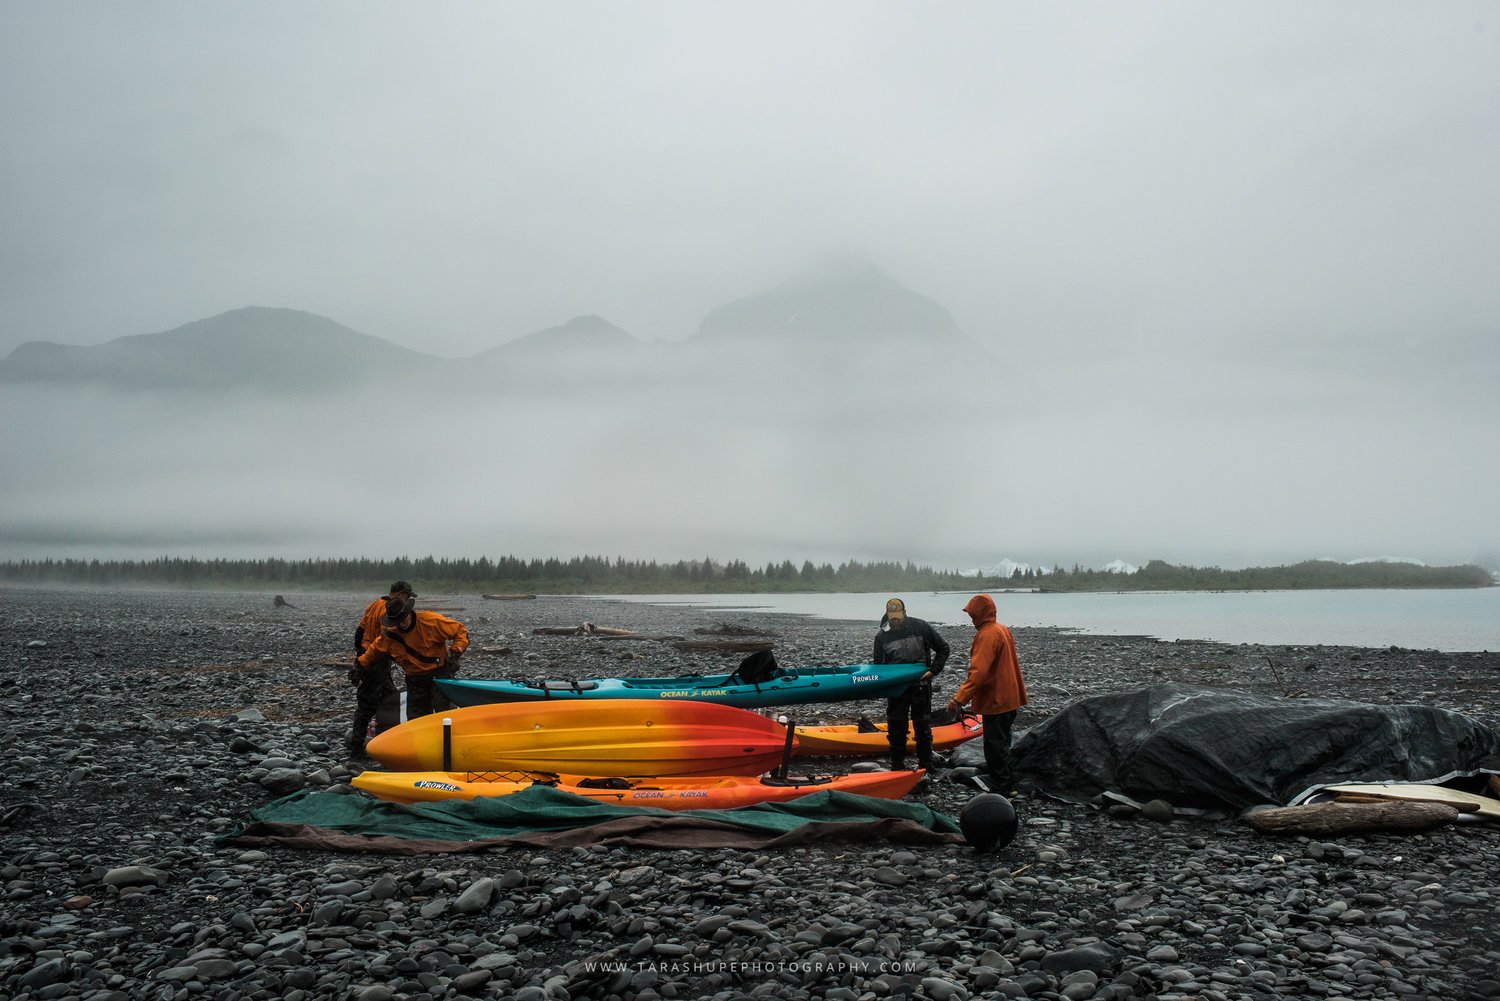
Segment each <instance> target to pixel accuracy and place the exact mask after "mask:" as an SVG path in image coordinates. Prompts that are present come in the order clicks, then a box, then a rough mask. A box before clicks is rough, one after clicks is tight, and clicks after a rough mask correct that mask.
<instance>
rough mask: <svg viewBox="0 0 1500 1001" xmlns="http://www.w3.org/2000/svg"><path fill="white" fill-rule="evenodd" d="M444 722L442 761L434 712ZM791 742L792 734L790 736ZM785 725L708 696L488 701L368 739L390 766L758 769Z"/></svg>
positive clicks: (779, 747)
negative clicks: (447, 726)
mask: <svg viewBox="0 0 1500 1001" xmlns="http://www.w3.org/2000/svg"><path fill="white" fill-rule="evenodd" d="M444 719H449V720H451V721H452V726H451V728H450V731H449V735H448V738H447V739H448V745H449V751H448V760H447V761H446V762H445V761H444V727H443V720H444ZM793 747H794V749H795V742H794V744H793ZM785 749H786V727H784V726H782V725H781V724H780V723H777V722H775V721H774V720H770V719H767V718H766V717H764V716H761V715H759V714H758V713H753V712H750V711H748V710H745V709H736V708H734V707H733V706H725V705H720V704H718V703H715V702H664V701H661V700H657V699H611V700H607V701H601V702H496V703H488V704H485V705H478V706H468V707H466V708H462V709H454V710H452V711H450V712H445V713H434V714H433V715H431V716H421V717H418V718H417V719H414V720H409V721H408V722H405V723H402V724H401V725H400V726H397V727H393V728H391V729H389V730H387V731H385V732H384V733H381V734H378V735H376V736H375V737H372V738H371V739H370V742H369V743H368V744H366V745H365V753H366V754H368V755H369V756H370V757H372V758H374V759H375V760H376V761H378V762H380V763H381V764H382V765H384V766H385V767H387V768H389V769H391V770H393V771H427V770H441V771H496V772H504V771H516V772H528V773H530V772H552V773H565V774H568V775H587V776H595V777H605V776H628V775H641V776H658V775H760V774H763V773H765V772H769V771H771V770H772V769H773V768H777V767H779V766H780V765H781V761H782V756H783V754H784V753H785Z"/></svg>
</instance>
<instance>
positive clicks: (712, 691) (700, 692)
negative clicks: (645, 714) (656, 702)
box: [661, 688, 729, 699]
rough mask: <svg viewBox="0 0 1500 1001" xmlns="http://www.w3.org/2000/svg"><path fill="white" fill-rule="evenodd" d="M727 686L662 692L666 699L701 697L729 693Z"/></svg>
mask: <svg viewBox="0 0 1500 1001" xmlns="http://www.w3.org/2000/svg"><path fill="white" fill-rule="evenodd" d="M728 694H729V689H727V688H707V689H705V688H695V689H693V690H692V691H689V692H662V693H661V697H662V698H664V699H701V698H704V697H705V696H709V695H728Z"/></svg>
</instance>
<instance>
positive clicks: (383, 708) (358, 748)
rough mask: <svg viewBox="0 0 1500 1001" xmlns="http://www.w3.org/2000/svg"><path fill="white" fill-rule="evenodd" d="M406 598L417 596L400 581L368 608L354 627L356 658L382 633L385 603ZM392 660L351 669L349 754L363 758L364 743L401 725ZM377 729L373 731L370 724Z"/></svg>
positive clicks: (384, 659)
mask: <svg viewBox="0 0 1500 1001" xmlns="http://www.w3.org/2000/svg"><path fill="white" fill-rule="evenodd" d="M400 595H405V596H406V597H408V598H415V597H416V596H417V593H416V592H415V591H413V590H412V587H411V585H410V584H408V583H407V582H406V581H404V580H398V581H396V583H394V584H392V585H391V589H390V590H389V591H387V592H386V593H385V594H383V595H381V596H380V597H378V598H376V599H375V600H374V601H372V602H370V604H369V605H368V606H366V607H365V614H364V615H363V616H361V617H360V620H359V625H357V626H355V627H354V655H355V656H356V657H358V656H359V655H360V654H362V653H364V652H365V649H366V648H367V647H369V645H370V644H371V643H373V642H374V641H375V637H376V636H377V635H379V633H380V620H381V617H382V616H384V615H385V603H386V600H387V599H389V598H394V597H397V596H400ZM391 664H392V662H391V658H390V655H388V654H385V655H382V656H380V657H379V658H378V659H377V660H376V661H375V663H373V664H371V665H370V666H369V667H367V668H362V667H352V668H350V669H349V683H350V684H352V685H354V686H355V692H354V702H355V708H354V725H353V728H352V729H351V730H350V732H349V743H348V748H349V753H350V754H352V755H360V754H363V753H364V751H365V741H366V740H368V739H369V738H370V737H371V736H373V735H374V734H377V733H380V732H381V731H383V730H389V729H390V728H391V727H393V726H395V725H396V724H398V723H400V722H401V693H400V692H399V691H398V690H397V689H396V685H395V683H394V682H393V681H392V680H391ZM372 722H373V723H374V727H373V728H372V727H371V725H370V724H371V723H372Z"/></svg>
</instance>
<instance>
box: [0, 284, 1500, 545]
mask: <svg viewBox="0 0 1500 1001" xmlns="http://www.w3.org/2000/svg"><path fill="white" fill-rule="evenodd" d="M987 333H988V335H989V336H988V340H987V343H988V344H993V345H995V346H996V347H995V349H994V350H993V351H992V350H989V349H987V348H986V347H983V346H981V345H980V344H979V343H978V342H976V341H975V340H973V339H971V338H970V337H969V335H968V334H967V333H965V332H964V331H963V330H962V329H961V328H960V326H959V325H958V323H956V322H955V320H954V318H953V317H952V316H951V315H950V314H949V312H948V311H947V310H946V309H945V308H944V307H943V306H942V305H940V304H939V303H937V302H935V301H933V300H932V299H930V298H927V297H925V296H923V295H921V294H920V293H917V292H914V291H912V290H910V289H907V288H904V287H903V286H902V285H901V284H900V283H899V282H897V281H895V280H894V279H892V278H891V277H890V276H888V275H886V274H884V273H883V272H881V271H879V270H878V269H876V268H873V267H871V266H869V265H867V264H862V263H858V262H856V263H853V264H850V263H849V262H843V263H842V264H841V265H839V266H836V267H832V268H823V269H820V270H818V271H816V272H811V273H808V274H803V275H799V276H797V277H795V278H793V279H792V280H790V281H787V282H785V283H784V284H782V285H779V286H777V287H775V288H771V289H767V290H764V291H760V292H755V293H752V294H749V295H746V296H743V297H741V298H738V299H735V300H734V301H731V302H727V303H725V304H724V305H722V306H720V307H718V308H716V309H713V310H711V311H709V312H708V314H707V315H705V316H704V318H703V320H702V322H701V325H700V328H699V330H698V332H697V333H696V334H694V335H693V336H690V337H688V338H686V339H685V340H682V341H665V340H659V339H648V338H644V337H641V336H638V332H634V331H627V330H624V329H621V328H620V327H618V326H616V325H614V324H613V323H611V322H610V321H609V320H608V319H607V318H604V317H598V316H578V317H575V318H574V319H571V320H568V321H567V322H565V323H562V324H560V325H558V326H555V327H551V328H548V329H545V330H540V331H536V332H534V333H529V334H526V335H525V336H519V337H517V336H514V332H502V331H497V334H496V342H497V343H496V344H495V346H493V347H491V348H489V349H487V350H484V351H482V352H479V353H477V354H474V355H471V356H468V357H464V358H439V357H436V356H433V355H429V354H423V353H421V352H417V351H412V350H409V349H408V348H405V347H401V346H398V345H396V344H392V343H390V342H388V341H385V340H381V339H378V338H374V337H369V336H366V335H364V334H361V333H358V332H355V331H352V330H349V329H348V328H346V327H343V326H341V325H340V324H338V323H336V322H334V321H332V320H329V319H325V318H323V317H318V316H313V315H311V314H308V313H303V312H298V311H296V310H291V309H272V308H246V309H238V310H235V311H232V312H229V313H225V314H222V315H220V316H215V317H211V318H208V319H204V320H199V321H197V322H193V323H189V324H186V325H185V326H182V327H178V328H176V329H174V330H170V331H166V332H164V333H158V334H145V335H135V336H127V337H120V338H118V339H116V340H114V341H110V342H108V343H104V344H101V345H99V346H97V347H89V348H75V347H64V346H61V345H56V344H47V343H29V344H24V345H22V346H21V347H19V348H17V349H16V350H15V351H14V352H13V353H12V354H11V356H10V357H8V358H6V359H4V360H3V361H0V419H3V421H4V425H5V427H6V428H7V432H8V433H7V435H6V436H5V438H4V449H5V453H4V456H3V458H4V466H5V469H6V471H7V476H6V478H5V481H4V494H3V498H0V499H3V504H0V558H18V557H31V556H85V557H93V556H100V557H108V556H120V557H133V558H142V557H145V558H149V557H154V556H157V555H162V554H167V555H197V556H206V557H211V556H217V555H232V556H242V555H249V556H259V555H275V556H287V557H306V556H320V555H327V556H346V555H370V556H388V555H400V554H410V555H426V554H429V553H431V554H434V555H467V556H477V555H486V554H490V555H502V554H507V553H514V554H518V555H523V556H547V555H572V554H581V553H602V554H607V555H617V554H618V555H623V556H627V557H629V558H663V559H682V558H695V559H702V558H703V557H705V556H711V557H713V558H715V559H732V558H741V559H748V560H750V561H752V562H756V561H762V560H774V561H777V562H779V561H780V560H782V559H785V558H791V559H794V560H799V561H800V560H802V559H805V558H806V559H813V560H815V561H824V560H830V561H833V562H838V561H840V560H843V559H901V560H905V559H916V560H920V561H930V562H932V563H933V564H935V565H938V566H943V567H948V568H959V567H974V566H976V565H979V564H981V563H982V561H984V560H985V559H986V558H989V557H990V554H993V553H994V552H995V551H996V550H997V549H1000V551H1008V552H1009V553H1010V555H1011V557H1013V558H1014V559H1015V560H1016V561H1017V565H1022V566H1024V565H1031V566H1052V565H1055V564H1060V565H1071V564H1073V563H1075V562H1078V563H1081V564H1082V565H1084V566H1100V565H1102V564H1103V563H1104V562H1106V561H1108V560H1110V559H1120V560H1121V562H1120V564H1119V565H1118V569H1119V570H1120V571H1121V572H1129V570H1128V567H1129V566H1130V565H1131V564H1134V565H1140V564H1142V563H1143V562H1144V561H1145V560H1147V559H1154V558H1164V559H1167V560H1169V561H1172V562H1176V563H1182V564H1197V565H1205V566H1207V565H1221V566H1244V565H1247V564H1252V563H1258V564H1279V563H1287V562H1295V561H1298V560H1302V559H1306V558H1308V556H1309V554H1319V555H1327V556H1332V557H1335V558H1343V559H1350V558H1357V557H1361V556H1365V555H1367V554H1368V553H1371V552H1412V553H1419V554H1420V555H1421V556H1422V557H1423V558H1424V559H1425V560H1426V561H1427V562H1431V563H1436V564H1446V563H1454V562H1461V561H1463V560H1464V559H1466V558H1467V557H1468V556H1469V555H1470V554H1471V553H1473V552H1474V551H1476V550H1483V551H1493V548H1494V544H1493V542H1492V541H1491V540H1490V539H1489V538H1486V537H1483V536H1482V535H1481V537H1479V538H1476V537H1475V525H1476V524H1477V521H1476V517H1475V516H1474V514H1473V512H1474V511H1477V510H1478V507H1477V506H1476V505H1478V504H1479V501H1478V500H1477V498H1478V497H1480V496H1481V495H1484V496H1489V497H1493V496H1494V494H1495V493H1497V492H1500V483H1492V481H1494V480H1495V478H1496V474H1495V469H1494V463H1493V462H1492V461H1490V460H1488V459H1484V458H1483V457H1481V456H1480V455H1479V454H1477V453H1476V452H1475V450H1474V446H1473V441H1474V440H1477V439H1476V438H1474V436H1470V435H1464V434H1455V428H1456V427H1458V428H1462V427H1463V426H1464V425H1455V424H1454V421H1453V415H1454V413H1455V410H1454V408H1455V407H1458V408H1459V409H1460V410H1461V411H1462V412H1464V413H1469V414H1472V417H1473V423H1474V426H1475V427H1476V428H1481V427H1484V426H1486V424H1487V423H1489V422H1492V420H1493V418H1494V416H1495V406H1496V404H1495V400H1494V398H1493V394H1489V395H1486V394H1484V393H1483V392H1479V391H1478V390H1479V389H1480V388H1481V384H1483V383H1484V382H1485V379H1484V378H1482V377H1481V376H1476V375H1473V374H1472V373H1475V372H1478V373H1481V375H1482V374H1483V373H1484V372H1487V371H1488V369H1486V368H1485V367H1483V366H1473V365H1470V366H1468V367H1466V368H1465V369H1463V370H1462V371H1459V372H1457V373H1456V374H1455V377H1454V379H1453V380H1452V381H1450V382H1446V383H1443V384H1442V385H1440V386H1437V387H1423V386H1420V385H1414V384H1412V383H1410V382H1409V381H1408V380H1404V379H1403V378H1402V376H1401V373H1399V372H1391V373H1388V374H1386V375H1380V374H1379V373H1378V372H1376V373H1374V374H1372V373H1371V372H1368V371H1361V372H1360V373H1359V376H1358V378H1357V379H1356V378H1351V379H1347V380H1341V379H1336V378H1329V377H1325V378H1316V377H1313V376H1312V375H1310V374H1309V373H1307V372H1305V371H1303V370H1300V369H1297V368H1295V367H1292V368H1288V369H1284V370H1278V369H1275V368H1273V367H1271V366H1268V365H1260V366H1248V367H1247V366H1244V365H1230V364H1227V363H1226V361H1225V359H1224V358H1223V357H1222V355H1221V354H1219V353H1216V352H1214V351H1209V350H1205V351H1204V352H1201V353H1199V354H1196V355H1195V354H1194V353H1193V349H1192V346H1191V345H1178V346H1176V347H1175V348H1173V349H1172V351H1171V354H1170V355H1169V354H1167V353H1164V352H1163V351H1162V350H1161V347H1160V345H1147V346H1143V347H1141V348H1140V349H1139V350H1133V349H1132V348H1131V343H1130V341H1129V338H1128V337H1127V336H1126V335H1125V334H1123V333H1122V335H1121V339H1120V343H1119V346H1118V349H1117V350H1116V352H1115V353H1113V354H1108V355H1105V354H1100V355H1096V356H1091V357H1087V358H1081V357H1077V356H1071V355H1067V356H1064V357H1063V358H1062V359H1061V360H1057V359H1054V360H1053V361H1051V362H1048V361H1046V360H1045V359H1046V342H1047V334H1046V332H1045V331H1027V330H1016V331H1004V332H1001V333H997V332H996V331H994V330H992V329H991V330H988V331H987ZM1476 433H1477V432H1476ZM12 471H19V472H17V473H16V474H12ZM1397 482H1399V489H1397V488H1395V486H1394V484H1396V483H1397ZM1486 483H1491V485H1492V486H1493V487H1494V489H1488V488H1486V487H1485V484H1486ZM1002 547H1003V548H1002ZM1429 550H1434V551H1435V552H1432V551H1429ZM1125 557H1128V558H1129V560H1130V561H1131V562H1130V564H1127V563H1125V562H1124V558H1125ZM1022 560H1024V561H1025V562H1024V563H1023V562H1020V561H1022Z"/></svg>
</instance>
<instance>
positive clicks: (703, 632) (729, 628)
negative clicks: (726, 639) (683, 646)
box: [693, 622, 776, 636]
mask: <svg viewBox="0 0 1500 1001" xmlns="http://www.w3.org/2000/svg"><path fill="white" fill-rule="evenodd" d="M693 632H694V633H695V634H697V635H699V636H775V635H776V634H775V633H768V632H763V631H762V630H759V629H751V628H750V627H749V626H737V625H735V624H734V623H732V622H721V623H719V624H718V625H716V626H714V627H713V628H712V629H705V628H703V627H702V626H699V627H698V628H697V629H694V630H693Z"/></svg>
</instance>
